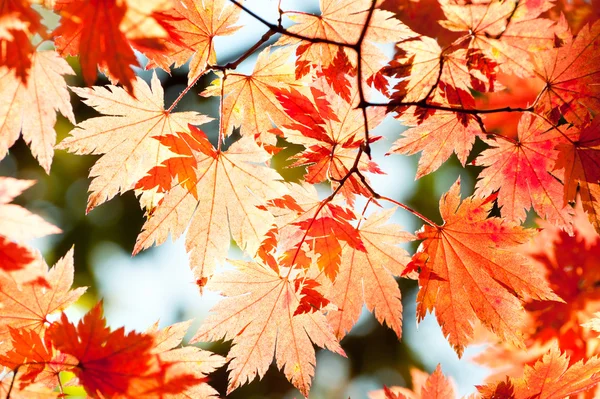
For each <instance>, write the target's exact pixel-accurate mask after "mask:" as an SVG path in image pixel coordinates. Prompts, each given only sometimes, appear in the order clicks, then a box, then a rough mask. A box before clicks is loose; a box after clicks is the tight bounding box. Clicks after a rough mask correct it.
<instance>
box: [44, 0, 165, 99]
mask: <svg viewBox="0 0 600 399" xmlns="http://www.w3.org/2000/svg"><path fill="white" fill-rule="evenodd" d="M170 6H171V2H170V1H168V0H151V1H148V0H57V1H56V2H55V4H54V10H55V11H56V12H57V13H59V14H60V16H61V19H60V25H59V26H58V27H57V28H56V29H55V30H54V32H53V37H54V38H55V40H54V42H55V45H56V48H57V50H58V52H59V53H60V54H61V55H71V56H76V55H79V62H80V64H81V70H82V74H83V79H84V80H85V82H86V84H87V85H92V84H93V83H94V82H95V81H96V76H97V68H98V67H100V69H101V70H102V71H105V72H106V73H107V75H108V76H109V77H110V78H111V80H113V81H114V82H120V83H121V84H122V85H124V86H125V87H126V88H127V91H129V92H130V93H133V92H134V86H135V74H134V72H133V70H132V69H131V67H130V65H135V66H138V65H139V64H138V62H137V59H136V57H135V54H134V52H133V49H132V48H131V46H134V47H135V48H137V49H138V50H140V51H143V50H144V49H146V48H149V49H162V48H163V46H162V44H161V43H162V40H161V39H165V38H169V37H171V38H173V37H172V33H171V32H170V31H168V30H167V29H165V24H164V22H163V21H162V20H161V18H160V12H161V11H166V10H168V9H169V8H170Z"/></svg>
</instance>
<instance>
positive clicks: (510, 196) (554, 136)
mask: <svg viewBox="0 0 600 399" xmlns="http://www.w3.org/2000/svg"><path fill="white" fill-rule="evenodd" d="M484 141H485V142H486V143H487V144H488V145H490V146H491V148H490V149H487V150H485V151H483V152H482V153H481V155H480V156H479V157H478V158H477V159H476V162H477V165H480V166H487V168H486V169H484V170H483V171H482V172H481V173H480V174H479V181H478V182H477V185H476V193H477V194H478V195H481V196H483V197H487V196H489V195H491V194H492V193H493V192H495V191H498V206H500V207H501V213H502V217H503V218H506V219H507V220H510V221H515V222H519V223H520V222H523V221H525V218H526V216H527V215H526V210H528V209H529V208H533V210H535V211H536V213H537V214H538V215H539V216H540V217H542V218H545V219H547V220H548V221H550V222H551V223H553V224H555V225H557V226H560V227H562V228H564V229H566V230H567V231H572V227H571V217H572V214H573V210H572V208H571V207H570V206H569V205H568V204H566V203H565V201H563V191H564V188H563V186H562V184H560V182H559V181H558V180H557V179H556V178H555V177H554V176H552V175H551V174H550V171H551V170H552V168H553V167H554V163H555V161H556V158H557V156H558V152H557V151H556V150H555V147H556V146H558V145H560V144H564V143H566V142H567V139H566V138H565V136H564V135H563V134H562V133H561V131H559V130H557V129H555V128H554V126H553V125H551V124H550V123H548V122H547V121H545V120H544V119H543V118H539V117H535V116H532V115H531V114H528V113H526V114H523V116H522V117H521V121H520V123H519V128H518V136H517V138H516V141H515V140H510V139H506V138H504V137H502V136H497V138H496V139H486V140H484Z"/></svg>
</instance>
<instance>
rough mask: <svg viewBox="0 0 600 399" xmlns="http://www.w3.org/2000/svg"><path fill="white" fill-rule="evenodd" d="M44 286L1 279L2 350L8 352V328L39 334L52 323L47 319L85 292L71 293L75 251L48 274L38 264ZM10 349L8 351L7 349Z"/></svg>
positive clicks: (77, 290) (0, 333) (1, 277)
mask: <svg viewBox="0 0 600 399" xmlns="http://www.w3.org/2000/svg"><path fill="white" fill-rule="evenodd" d="M39 267H40V268H41V269H42V270H41V271H40V274H41V276H42V278H43V280H44V282H43V284H40V283H38V282H37V280H36V281H33V282H30V283H26V284H23V285H19V284H17V283H16V282H15V281H14V280H12V279H10V278H8V277H6V276H2V275H0V303H1V304H2V306H1V307H0V341H2V342H1V344H0V348H2V349H8V348H9V347H10V340H9V339H7V338H8V336H9V335H10V331H9V327H11V328H29V329H31V330H33V331H36V332H39V331H41V330H43V329H44V328H46V326H47V324H48V323H49V320H48V316H49V315H51V314H53V313H56V312H59V311H61V310H63V309H66V308H67V307H68V306H69V305H71V304H72V303H74V302H75V301H76V300H77V299H78V298H79V297H80V296H81V295H82V294H83V293H84V292H85V290H86V289H85V288H77V289H74V290H72V289H71V285H72V284H73V273H74V268H73V250H71V251H69V252H68V253H67V255H66V256H65V257H64V258H62V259H60V260H59V261H58V262H57V263H56V265H54V267H53V268H51V269H50V270H48V267H47V266H46V265H45V264H39ZM7 346H8V348H7Z"/></svg>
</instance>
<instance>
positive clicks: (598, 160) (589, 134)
mask: <svg viewBox="0 0 600 399" xmlns="http://www.w3.org/2000/svg"><path fill="white" fill-rule="evenodd" d="M599 26H600V25H599ZM565 134H567V135H568V136H569V142H568V143H562V144H559V145H558V146H557V149H558V159H557V160H556V164H555V166H554V169H555V170H556V171H557V172H559V173H560V174H561V177H563V182H564V202H565V203H567V202H570V203H573V202H575V197H576V195H577V191H578V189H579V194H580V195H581V202H582V204H583V209H584V210H585V211H586V212H587V214H588V217H589V218H590V222H591V223H592V225H593V226H594V227H595V228H596V231H598V232H600V201H599V198H600V167H599V166H598V165H600V117H595V118H594V120H593V121H592V122H591V123H590V124H589V126H587V127H585V128H582V129H581V130H579V129H569V130H568V131H566V132H565ZM563 173H564V174H563Z"/></svg>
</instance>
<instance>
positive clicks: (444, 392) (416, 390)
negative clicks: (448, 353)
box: [369, 364, 456, 399]
mask: <svg viewBox="0 0 600 399" xmlns="http://www.w3.org/2000/svg"><path fill="white" fill-rule="evenodd" d="M410 374H411V377H412V386H413V389H412V390H410V389H408V388H402V387H390V388H388V387H385V388H384V389H382V390H379V391H373V392H369V399H449V398H455V397H456V388H455V387H454V384H453V382H452V380H450V379H448V378H446V376H445V375H444V374H443V373H442V368H441V366H440V365H439V364H438V365H437V367H436V368H435V371H434V372H433V374H431V375H427V374H426V373H424V372H422V371H420V370H411V373H410Z"/></svg>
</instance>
